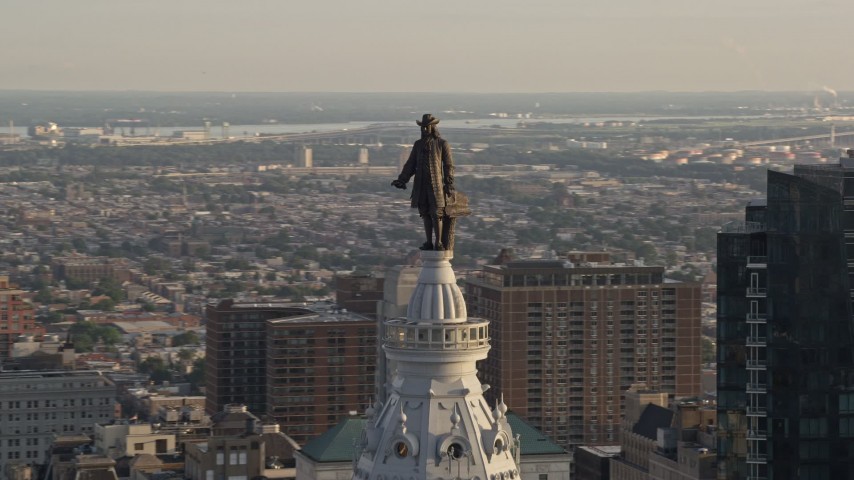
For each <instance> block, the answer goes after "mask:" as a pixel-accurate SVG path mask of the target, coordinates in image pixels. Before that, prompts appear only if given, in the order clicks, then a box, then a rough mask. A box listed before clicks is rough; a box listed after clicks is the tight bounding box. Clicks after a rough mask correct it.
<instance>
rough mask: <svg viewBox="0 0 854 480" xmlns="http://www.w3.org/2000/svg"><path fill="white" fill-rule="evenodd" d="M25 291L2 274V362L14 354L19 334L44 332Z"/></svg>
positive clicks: (0, 331) (0, 286)
mask: <svg viewBox="0 0 854 480" xmlns="http://www.w3.org/2000/svg"><path fill="white" fill-rule="evenodd" d="M23 293H24V292H23V290H19V289H17V288H12V286H11V285H10V284H9V277H8V276H6V275H0V363H2V362H3V361H4V360H6V359H8V358H10V357H11V356H12V344H13V343H15V341H17V339H18V337H19V336H21V335H33V334H37V333H43V332H44V330H43V329H42V328H41V327H40V326H37V325H36V323H35V315H34V313H33V306H32V304H30V303H29V302H27V301H25V300H24V299H23V297H22V295H23Z"/></svg>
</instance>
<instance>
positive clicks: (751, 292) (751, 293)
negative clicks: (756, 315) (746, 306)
mask: <svg viewBox="0 0 854 480" xmlns="http://www.w3.org/2000/svg"><path fill="white" fill-rule="evenodd" d="M767 296H768V289H767V288H759V287H747V298H765V297H767Z"/></svg>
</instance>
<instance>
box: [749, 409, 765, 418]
mask: <svg viewBox="0 0 854 480" xmlns="http://www.w3.org/2000/svg"><path fill="white" fill-rule="evenodd" d="M747 416H748V417H766V416H768V409H767V408H765V407H747Z"/></svg>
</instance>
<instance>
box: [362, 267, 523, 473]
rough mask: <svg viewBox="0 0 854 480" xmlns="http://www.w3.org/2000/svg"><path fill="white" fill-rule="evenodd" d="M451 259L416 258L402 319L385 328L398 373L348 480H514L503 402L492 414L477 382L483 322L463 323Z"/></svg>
mask: <svg viewBox="0 0 854 480" xmlns="http://www.w3.org/2000/svg"><path fill="white" fill-rule="evenodd" d="M452 256H453V254H452V252H450V251H423V252H421V259H422V263H423V268H422V270H421V274H420V275H419V277H418V284H417V286H416V288H415V291H414V292H413V294H412V299H411V300H410V303H409V308H408V310H407V316H406V317H405V318H395V319H391V320H388V321H386V322H385V325H386V329H385V330H386V336H385V338H383V339H382V340H383V350H384V352H385V355H386V357H387V358H388V359H389V360H390V361H394V362H396V364H397V370H396V372H395V376H394V380H393V381H392V384H391V387H390V390H389V394H388V398H386V399H382V400H383V402H380V401H377V403H376V404H375V406H374V408H372V409H371V410H372V411H371V415H369V418H368V422H367V424H366V426H365V431H364V432H363V434H362V438H361V440H360V441H359V443H358V445H357V452H356V459H355V462H354V470H353V479H355V480H375V479H376V480H385V479H388V480H391V479H395V478H398V479H407V480H410V479H411V480H420V479H427V478H431V479H433V478H435V479H440V478H448V479H450V478H459V479H463V478H465V479H479V480H494V479H517V478H519V468H518V460H519V457H518V455H519V447H518V439H517V438H515V437H514V436H513V432H512V430H511V428H510V424H509V423H508V422H507V418H506V417H505V415H504V414H505V413H506V411H507V406H506V405H504V402H503V400H502V402H501V403H500V404H499V405H496V406H495V408H494V409H492V408H490V407H489V406H488V405H487V403H486V400H484V398H483V392H484V391H486V389H488V388H489V387H488V386H485V385H481V383H480V381H479V380H478V379H477V367H476V362H477V361H478V360H483V359H485V358H486V355H487V353H488V352H489V322H488V321H486V320H483V319H477V318H473V319H472V318H468V317H467V315H466V308H465V302H464V301H463V296H462V293H461V292H460V289H459V287H458V286H457V282H456V277H455V275H454V271H453V269H452V268H451V263H450V260H451V258H452ZM493 410H494V411H495V412H496V414H495V415H493Z"/></svg>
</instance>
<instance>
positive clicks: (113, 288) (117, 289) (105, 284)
mask: <svg viewBox="0 0 854 480" xmlns="http://www.w3.org/2000/svg"><path fill="white" fill-rule="evenodd" d="M92 294H93V295H106V296H108V297H110V298H111V299H112V300H113V302H115V303H118V302H121V301H122V300H124V299H125V291H124V289H123V288H122V286H121V284H120V283H119V282H117V281H116V280H114V279H112V278H109V277H105V278H102V279H100V280H98V286H97V287H95V289H94V290H93V291H92Z"/></svg>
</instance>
